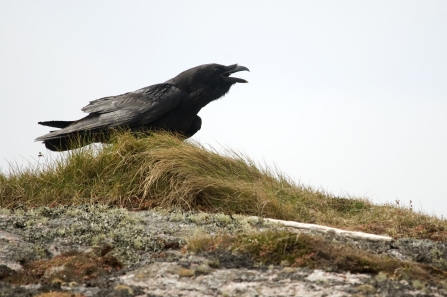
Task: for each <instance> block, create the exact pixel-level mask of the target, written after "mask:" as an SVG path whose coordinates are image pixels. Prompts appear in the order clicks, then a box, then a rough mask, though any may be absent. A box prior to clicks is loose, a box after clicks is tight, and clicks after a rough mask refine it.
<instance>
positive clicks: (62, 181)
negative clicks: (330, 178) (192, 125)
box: [0, 133, 447, 240]
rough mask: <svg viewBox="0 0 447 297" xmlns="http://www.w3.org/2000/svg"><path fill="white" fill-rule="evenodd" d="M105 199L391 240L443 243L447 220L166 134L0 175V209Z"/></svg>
mask: <svg viewBox="0 0 447 297" xmlns="http://www.w3.org/2000/svg"><path fill="white" fill-rule="evenodd" d="M91 203H99V204H107V205H112V206H121V207H126V208H128V209H131V210H142V209H148V208H152V207H155V206H161V207H165V208H172V207H177V208H183V209H198V210H203V211H207V212H221V213H226V214H246V215H257V216H262V217H270V218H277V219H285V220H295V221H300V222H308V223H316V224H323V225H328V226H333V227H337V228H344V229H348V230H357V231H364V232H370V233H376V234H387V235H390V236H393V237H395V238H397V237H412V238H429V239H432V240H447V221H446V220H442V219H439V218H436V217H434V216H428V215H424V214H420V213H417V212H414V211H413V210H412V209H411V208H410V207H408V208H406V207H402V206H400V205H391V204H387V205H374V204H372V203H371V202H369V201H368V200H367V199H364V198H350V197H348V198H347V197H337V196H334V195H332V194H330V193H326V192H324V191H321V190H316V189H313V188H311V187H308V186H304V185H301V184H297V183H296V182H294V181H292V180H291V179H290V178H288V177H287V176H286V175H284V174H282V173H281V172H277V171H274V170H271V169H269V168H266V167H265V166H260V165H259V164H256V163H255V162H254V161H252V160H250V159H249V158H248V157H247V156H245V155H243V154H240V153H237V152H235V151H231V150H227V151H226V152H225V153H224V154H223V155H222V154H219V153H218V152H217V151H216V150H214V149H212V148H205V147H203V146H202V145H200V144H198V143H195V142H191V141H188V142H184V141H181V140H179V139H178V138H177V137H175V136H173V135H170V134H155V135H152V136H151V137H138V136H137V137H135V136H133V135H131V134H129V133H121V134H117V135H115V136H114V137H113V143H112V145H106V146H104V147H103V148H102V149H99V150H98V149H96V150H95V149H94V148H92V147H85V148H82V149H79V150H75V151H70V152H67V153H63V154H61V155H60V157H59V158H56V159H54V160H46V162H43V163H42V164H41V165H40V166H39V167H36V168H25V169H19V168H14V167H12V168H10V172H9V173H6V174H5V173H3V174H0V207H3V208H7V209H17V208H33V207H37V206H48V207H52V206H57V205H80V204H91Z"/></svg>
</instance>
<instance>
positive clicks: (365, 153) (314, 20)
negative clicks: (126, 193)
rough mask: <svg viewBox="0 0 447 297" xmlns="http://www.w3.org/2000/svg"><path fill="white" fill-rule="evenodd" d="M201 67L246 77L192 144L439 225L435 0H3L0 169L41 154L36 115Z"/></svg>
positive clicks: (441, 57)
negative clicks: (407, 210)
mask: <svg viewBox="0 0 447 297" xmlns="http://www.w3.org/2000/svg"><path fill="white" fill-rule="evenodd" d="M205 63H220V64H226V65H228V64H234V63H239V64H240V65H243V66H246V67H248V68H249V69H250V71H251V72H241V73H239V74H238V75H237V76H239V77H243V78H245V79H247V80H248V81H249V82H250V83H248V84H238V85H235V86H234V87H233V88H232V89H231V91H230V93H229V94H228V95H227V96H225V97H224V98H222V99H220V100H218V101H216V102H212V103H210V104H209V105H208V106H207V107H205V108H204V109H202V111H201V112H200V114H199V115H200V117H201V118H202V120H203V125H202V130H200V131H199V132H198V133H197V134H196V135H195V136H194V137H193V138H194V139H196V140H198V141H200V142H201V143H204V144H211V145H213V146H225V147H230V148H233V149H236V150H240V151H243V152H245V153H246V154H247V155H249V156H251V157H252V158H253V159H255V160H259V161H261V162H264V161H265V162H267V163H268V164H276V166H277V167H278V168H279V169H280V170H281V171H282V172H284V173H285V174H287V175H289V176H290V177H292V178H293V179H294V180H296V181H297V182H301V183H303V184H305V185H311V186H314V187H316V188H321V189H324V190H326V191H329V192H331V193H333V194H335V195H343V196H347V195H348V196H352V197H358V196H361V197H368V198H370V199H371V200H372V201H373V202H375V203H383V202H394V201H395V200H396V199H399V200H400V201H401V202H404V203H405V204H407V205H408V204H409V201H410V200H412V203H413V205H414V208H415V209H417V210H422V211H424V212H426V213H436V214H437V215H443V216H447V1H410V0H405V1H388V0H387V1H358V0H356V1H259V0H257V1H230V0H228V1H112V0H108V1H58V0H54V1H37V0H32V1H22V0H14V1H6V0H0V112H1V117H0V125H1V127H2V128H1V130H0V133H1V134H0V139H1V146H0V156H1V159H0V166H1V167H2V171H3V172H6V171H7V170H8V162H17V163H19V164H22V163H23V164H26V162H28V161H27V160H29V161H31V162H32V160H33V159H37V155H38V152H40V151H41V152H42V153H43V154H44V155H45V157H48V156H49V153H48V151H46V150H45V148H44V146H43V145H42V144H41V143H37V142H34V139H35V138H36V137H38V136H40V135H42V134H45V133H47V132H48V131H49V128H48V127H43V126H39V125H37V122H38V121H47V120H75V119H79V118H81V117H83V116H84V114H83V113H82V112H81V108H82V107H83V106H85V105H87V104H88V102H89V101H91V100H94V99H98V98H101V97H105V96H110V95H118V94H121V93H125V92H128V91H133V90H136V89H139V88H141V87H145V86H148V85H152V84H155V83H160V82H163V81H165V80H168V79H170V78H171V77H174V76H175V75H177V74H178V73H180V72H181V71H183V70H186V69H188V68H191V67H194V66H197V65H200V64H205Z"/></svg>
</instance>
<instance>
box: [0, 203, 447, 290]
mask: <svg viewBox="0 0 447 297" xmlns="http://www.w3.org/2000/svg"><path fill="white" fill-rule="evenodd" d="M269 228H273V229H277V228H281V227H278V226H276V225H272V224H267V223H266V222H262V221H260V220H259V219H258V218H255V217H243V216H237V215H233V218H230V217H229V216H227V215H223V214H205V213H196V212H181V211H169V212H168V211H165V210H158V211H155V210H151V211H143V212H129V211H127V210H124V209H117V208H109V207H105V206H93V205H88V206H87V205H86V206H78V207H74V206H73V207H59V208H39V209H34V210H29V211H22V210H17V211H14V212H11V211H9V210H0V296H19V297H20V296H36V295H37V296H38V295H39V294H43V293H45V292H50V291H53V292H66V293H71V294H74V296H194V297H198V296H447V290H446V285H443V284H427V283H424V282H422V281H419V280H393V279H390V278H389V277H388V276H387V275H385V274H381V273H379V274H378V275H368V274H351V273H340V272H329V271H324V270H319V269H315V270H312V269H307V268H296V267H291V266H290V265H289V263H286V262H283V263H281V265H278V266H269V267H265V266H259V265H257V263H253V261H252V260H251V259H250V257H248V256H244V255H234V254H232V253H231V251H222V252H217V251H215V252H207V253H202V254H199V255H194V254H189V253H187V252H185V251H184V250H182V249H181V247H182V246H183V245H184V244H185V243H186V241H185V240H186V238H187V236H188V235H192V234H198V233H206V234H219V233H225V232H228V233H232V234H234V233H237V232H243V231H247V230H265V229H269ZM296 232H302V231H296ZM324 237H326V238H327V239H330V240H331V242H334V243H340V244H347V245H351V246H353V247H356V248H359V249H362V250H367V251H370V252H373V253H377V254H386V255H389V256H391V257H395V258H398V259H400V260H412V261H416V262H421V263H426V264H431V265H433V266H435V267H438V268H440V269H442V270H446V267H447V266H446V260H445V259H446V258H447V249H446V246H445V243H440V242H432V241H428V240H413V239H400V240H395V241H392V242H370V241H361V240H356V239H352V238H344V237H340V236H336V235H331V234H325V235H324ZM104 246H109V247H110V249H111V250H110V251H108V250H107V251H106V252H104V253H107V255H110V256H111V257H114V258H113V259H115V258H116V259H117V260H119V261H120V262H121V263H123V265H124V266H123V268H122V269H118V268H117V269H114V270H110V271H109V273H106V274H101V275H98V276H94V277H91V278H86V279H84V280H83V281H70V280H63V279H56V278H54V273H61V271H62V272H63V271H64V266H63V265H59V266H57V267H52V268H51V269H48V270H46V271H45V272H44V274H43V275H42V276H41V278H40V279H39V282H38V283H30V284H21V285H11V284H10V282H9V281H8V282H7V281H5V280H6V279H11V278H12V279H13V278H14V276H15V275H19V273H20V272H23V269H25V267H26V265H27V264H26V263H29V262H32V261H35V260H42V259H43V260H45V259H53V258H54V257H56V256H59V255H61V254H64V253H66V252H68V251H73V250H75V251H78V252H86V253H89V252H91V251H92V250H95V249H97V248H98V247H104ZM52 276H53V278H52ZM2 280H3V281H2Z"/></svg>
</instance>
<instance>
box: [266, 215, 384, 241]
mask: <svg viewBox="0 0 447 297" xmlns="http://www.w3.org/2000/svg"><path fill="white" fill-rule="evenodd" d="M264 221H267V222H271V223H278V224H281V225H283V226H286V227H293V228H297V229H305V230H311V231H316V232H321V233H329V234H336V235H339V236H343V237H348V238H353V239H363V240H369V241H392V240H393V238H391V237H389V236H382V235H375V234H369V233H363V232H355V231H347V230H342V229H337V228H332V227H327V226H321V225H315V224H306V223H298V222H293V221H283V220H275V219H264Z"/></svg>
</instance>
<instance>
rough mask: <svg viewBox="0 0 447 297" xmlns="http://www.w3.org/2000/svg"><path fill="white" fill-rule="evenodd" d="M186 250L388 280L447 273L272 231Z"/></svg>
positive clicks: (195, 240)
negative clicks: (226, 254)
mask: <svg viewBox="0 0 447 297" xmlns="http://www.w3.org/2000/svg"><path fill="white" fill-rule="evenodd" d="M187 250H189V251H191V252H194V253H200V252H210V251H211V252H215V253H216V252H217V253H219V252H225V251H230V253H231V254H242V255H248V256H250V257H251V258H252V260H253V261H254V262H255V263H257V265H260V266H267V265H281V266H290V267H308V268H312V269H324V270H328V271H336V272H345V271H349V272H351V273H372V274H379V273H385V274H386V277H387V278H391V279H397V280H401V279H418V280H422V281H430V282H436V281H440V280H444V281H445V279H447V272H445V271H443V270H441V269H438V268H436V267H433V266H431V265H426V264H421V263H415V262H404V261H400V260H398V259H396V258H394V257H389V256H383V255H377V254H373V253H370V252H367V251H363V250H361V249H358V248H354V247H350V246H349V245H341V244H334V243H332V242H330V241H328V240H326V239H324V238H322V237H320V236H315V235H310V234H305V233H298V234H297V233H292V232H289V231H278V230H276V231H272V230H268V231H266V232H260V233H259V232H256V233H253V232H252V233H240V234H237V235H232V234H220V235H217V236H210V235H203V236H193V237H190V238H189V240H188V245H187Z"/></svg>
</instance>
